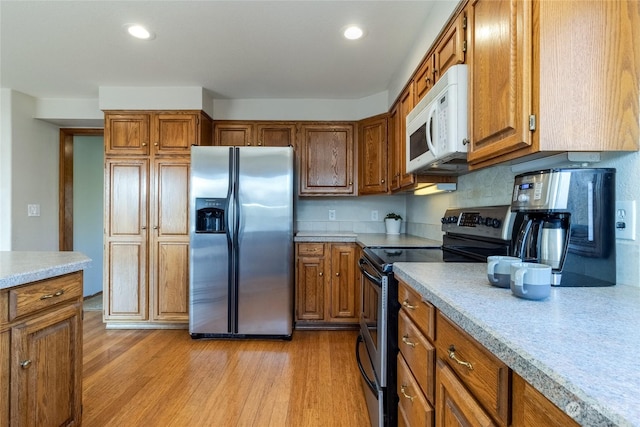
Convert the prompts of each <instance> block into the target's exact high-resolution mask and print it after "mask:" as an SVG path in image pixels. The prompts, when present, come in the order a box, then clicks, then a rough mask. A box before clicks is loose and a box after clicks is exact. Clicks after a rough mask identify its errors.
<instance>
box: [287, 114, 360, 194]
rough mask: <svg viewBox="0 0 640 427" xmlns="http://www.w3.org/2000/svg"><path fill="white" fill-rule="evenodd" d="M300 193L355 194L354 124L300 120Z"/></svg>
mask: <svg viewBox="0 0 640 427" xmlns="http://www.w3.org/2000/svg"><path fill="white" fill-rule="evenodd" d="M300 135H301V141H300V153H299V169H298V175H299V179H300V182H299V188H298V194H299V195H300V196H322V195H325V196H326V195H333V196H354V195H356V189H357V186H356V184H355V179H354V155H355V145H354V125H353V124H352V123H319V124H303V125H302V127H301V131H300Z"/></svg>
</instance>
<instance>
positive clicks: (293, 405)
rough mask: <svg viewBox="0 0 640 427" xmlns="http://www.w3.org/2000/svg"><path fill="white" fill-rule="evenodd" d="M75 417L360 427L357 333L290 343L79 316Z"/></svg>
mask: <svg viewBox="0 0 640 427" xmlns="http://www.w3.org/2000/svg"><path fill="white" fill-rule="evenodd" d="M83 327H84V331H83V333H84V346H83V350H84V355H83V359H84V380H83V417H82V424H83V426H85V427H97V426H118V427H120V426H145V427H153V426H162V427H165V426H225V427H226V426H274V427H275V426H278V427H281V426H291V427H299V426H300V427H304V426H308V427H312V426H323V427H326V426H349V427H359V426H362V427H366V426H369V418H368V415H367V409H366V403H365V400H364V394H363V391H362V386H361V383H360V378H359V375H360V373H359V371H358V368H357V366H356V363H355V358H354V351H355V339H356V336H357V333H356V331H295V332H294V335H293V339H292V340H291V341H267V340H241V341H231V340H200V341H194V340H192V339H191V338H190V337H189V334H188V332H187V331H185V330H152V331H144V330H108V331H107V330H105V327H104V324H103V323H102V313H101V312H99V311H86V312H85V313H84V325H83Z"/></svg>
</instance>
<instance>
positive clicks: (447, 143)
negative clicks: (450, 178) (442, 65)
mask: <svg viewBox="0 0 640 427" xmlns="http://www.w3.org/2000/svg"><path fill="white" fill-rule="evenodd" d="M467 86H468V85H467V66H466V65H464V64H460V65H454V66H452V67H450V68H449V69H448V70H447V71H446V72H445V73H444V74H443V75H442V77H441V78H440V79H439V80H438V81H437V82H436V84H435V85H434V86H433V87H432V88H431V89H430V90H429V92H427V94H426V95H425V97H424V98H423V99H422V100H421V101H420V102H419V103H418V105H416V106H415V107H414V109H413V110H411V112H410V113H409V114H408V115H407V135H406V137H407V138H406V144H407V147H406V148H407V149H406V156H407V162H406V164H407V172H408V173H419V172H428V173H434V172H437V171H439V170H441V171H443V172H459V171H462V170H466V169H467V165H466V159H467V145H466V141H467V132H468V131H467Z"/></svg>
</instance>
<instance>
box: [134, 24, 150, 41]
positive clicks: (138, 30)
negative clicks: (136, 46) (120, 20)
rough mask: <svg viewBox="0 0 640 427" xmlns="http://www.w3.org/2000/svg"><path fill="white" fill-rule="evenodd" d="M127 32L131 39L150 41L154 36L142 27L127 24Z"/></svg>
mask: <svg viewBox="0 0 640 427" xmlns="http://www.w3.org/2000/svg"><path fill="white" fill-rule="evenodd" d="M127 31H128V32H129V34H131V35H132V36H133V37H135V38H137V39H142V40H151V39H153V38H154V34H153V33H151V32H150V31H149V30H147V29H146V28H145V27H143V26H142V25H138V24H129V25H127Z"/></svg>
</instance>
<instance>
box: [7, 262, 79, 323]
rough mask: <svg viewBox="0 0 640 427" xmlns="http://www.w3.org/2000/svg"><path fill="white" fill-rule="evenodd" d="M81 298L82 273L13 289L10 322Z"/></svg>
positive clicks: (10, 294) (11, 292) (10, 298)
mask: <svg viewBox="0 0 640 427" xmlns="http://www.w3.org/2000/svg"><path fill="white" fill-rule="evenodd" d="M81 296H82V272H81V271H78V272H75V273H71V274H67V275H64V276H59V277H55V278H52V279H47V280H43V281H40V282H35V283H33V284H31V285H27V286H21V287H18V288H15V289H11V290H10V291H9V320H10V321H12V320H15V319H17V318H19V317H23V316H27V315H29V314H31V313H35V312H37V311H40V310H43V309H46V308H49V307H53V306H55V305H57V304H60V303H63V302H66V301H69V300H74V299H77V298H80V297H81Z"/></svg>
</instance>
